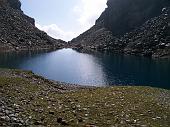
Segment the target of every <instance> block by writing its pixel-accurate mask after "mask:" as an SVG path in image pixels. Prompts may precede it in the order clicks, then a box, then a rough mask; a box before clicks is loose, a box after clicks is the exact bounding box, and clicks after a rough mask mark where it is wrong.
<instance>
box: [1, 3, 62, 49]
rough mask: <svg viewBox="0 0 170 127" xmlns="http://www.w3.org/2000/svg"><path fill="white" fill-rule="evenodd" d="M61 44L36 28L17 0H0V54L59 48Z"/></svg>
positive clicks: (33, 21)
mask: <svg viewBox="0 0 170 127" xmlns="http://www.w3.org/2000/svg"><path fill="white" fill-rule="evenodd" d="M63 42H64V41H61V40H56V39H53V38H51V37H50V36H48V35H47V34H46V33H45V32H43V31H40V30H39V29H38V28H36V27H35V20H34V19H33V18H31V17H29V16H27V15H25V14H24V13H23V12H22V10H21V3H20V1H19V0H0V52H4V51H18V50H28V49H49V48H60V47H62V45H63Z"/></svg>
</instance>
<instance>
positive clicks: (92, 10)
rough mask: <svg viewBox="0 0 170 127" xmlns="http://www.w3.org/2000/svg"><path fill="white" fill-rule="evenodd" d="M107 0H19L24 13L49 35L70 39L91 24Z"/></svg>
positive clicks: (104, 6) (102, 9)
mask: <svg viewBox="0 0 170 127" xmlns="http://www.w3.org/2000/svg"><path fill="white" fill-rule="evenodd" d="M106 2H107V0H48V1H47V0H21V3H22V10H23V11H24V13H25V14H27V15H29V16H31V17H33V18H34V19H35V20H36V26H37V27H38V28H39V29H41V30H44V31H46V32H47V33H48V34H49V35H50V36H52V37H54V38H57V39H63V40H66V41H68V40H71V39H72V38H74V37H76V36H78V35H79V34H81V33H82V32H84V31H85V30H87V29H88V28H90V27H91V26H92V25H94V23H95V20H96V19H97V18H98V17H99V16H100V14H101V13H102V12H103V11H104V9H105V8H106Z"/></svg>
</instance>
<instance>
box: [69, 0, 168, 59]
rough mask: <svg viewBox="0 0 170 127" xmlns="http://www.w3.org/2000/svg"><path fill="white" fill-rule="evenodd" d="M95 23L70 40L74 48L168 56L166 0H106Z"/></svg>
mask: <svg viewBox="0 0 170 127" xmlns="http://www.w3.org/2000/svg"><path fill="white" fill-rule="evenodd" d="M107 5H108V8H106V10H105V11H104V12H103V13H102V15H101V16H100V17H99V19H98V20H97V21H96V24H95V25H94V26H93V27H92V28H91V29H90V30H88V31H86V32H85V33H83V34H81V35H80V36H79V37H77V38H75V39H73V40H72V41H71V42H70V44H71V45H72V47H75V49H79V50H93V51H96V50H97V51H113V52H115V51H118V52H123V53H126V54H127V53H128V54H135V55H144V56H152V57H166V56H170V47H169V45H170V44H169V39H168V38H169V37H170V35H169V34H170V31H169V27H170V26H169V24H170V20H169V19H170V13H169V8H168V7H169V5H170V1H168V0H136V1H133V0H126V1H122V0H108V3H107Z"/></svg>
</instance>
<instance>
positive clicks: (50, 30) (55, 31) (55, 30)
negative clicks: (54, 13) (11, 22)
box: [35, 23, 76, 41]
mask: <svg viewBox="0 0 170 127" xmlns="http://www.w3.org/2000/svg"><path fill="white" fill-rule="evenodd" d="M35 25H36V27H37V28H38V29H40V30H43V31H45V32H46V33H47V34H48V35H49V36H51V37H53V38H56V39H62V40H65V41H69V40H71V39H72V38H73V37H75V36H76V33H74V32H69V31H64V30H62V29H61V28H59V27H58V26H57V25H56V24H51V25H45V26H41V25H40V24H38V23H36V24H35Z"/></svg>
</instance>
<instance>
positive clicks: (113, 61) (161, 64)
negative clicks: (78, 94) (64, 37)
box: [0, 49, 170, 89]
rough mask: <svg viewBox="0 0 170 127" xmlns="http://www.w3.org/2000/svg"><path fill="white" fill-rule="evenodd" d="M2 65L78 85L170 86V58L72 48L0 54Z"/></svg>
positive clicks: (169, 87)
mask: <svg viewBox="0 0 170 127" xmlns="http://www.w3.org/2000/svg"><path fill="white" fill-rule="evenodd" d="M0 67H1V68H17V69H25V70H32V71H33V72H34V73H36V74H39V75H41V76H44V77H46V78H48V79H52V80H56V81H62V82H67V83H73V84H81V85H94V86H103V85H104V86H106V85H146V86H154V87H161V88H167V89H170V60H167V59H159V60H153V59H149V58H144V57H136V56H125V55H120V54H100V53H98V54H84V53H79V52H77V51H74V50H72V49H62V50H58V51H53V52H23V53H18V54H17V53H6V54H0Z"/></svg>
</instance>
